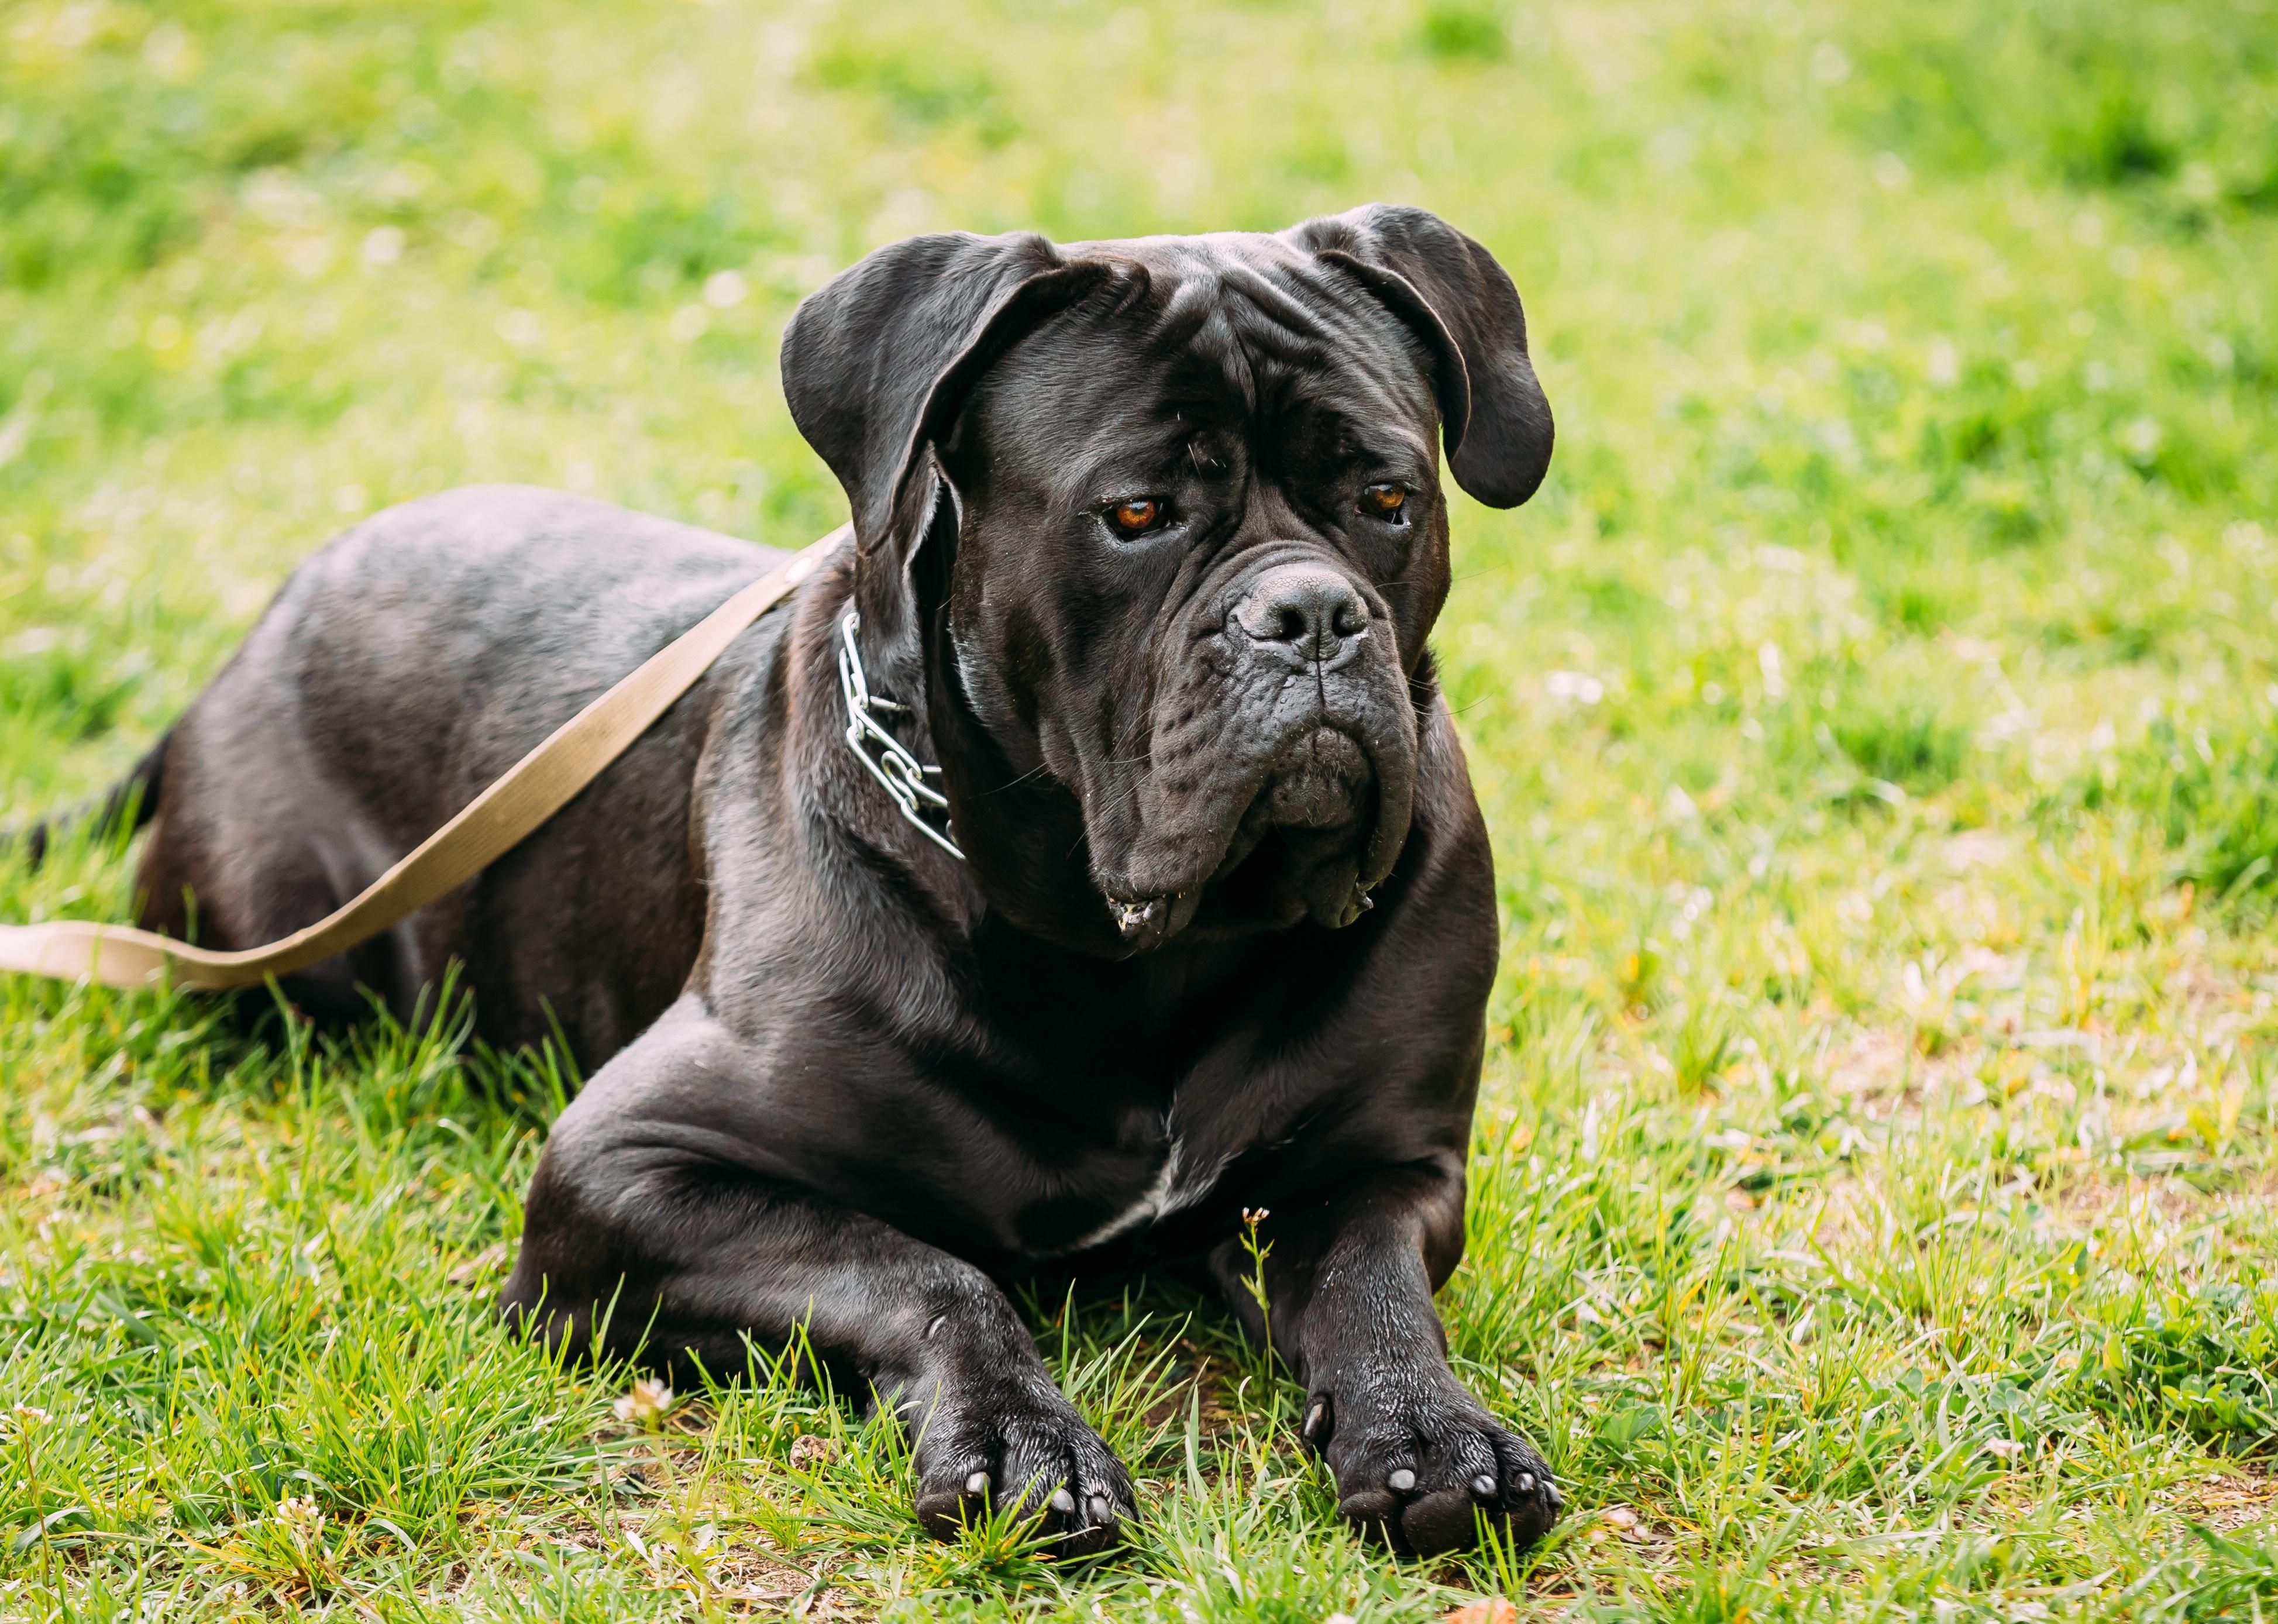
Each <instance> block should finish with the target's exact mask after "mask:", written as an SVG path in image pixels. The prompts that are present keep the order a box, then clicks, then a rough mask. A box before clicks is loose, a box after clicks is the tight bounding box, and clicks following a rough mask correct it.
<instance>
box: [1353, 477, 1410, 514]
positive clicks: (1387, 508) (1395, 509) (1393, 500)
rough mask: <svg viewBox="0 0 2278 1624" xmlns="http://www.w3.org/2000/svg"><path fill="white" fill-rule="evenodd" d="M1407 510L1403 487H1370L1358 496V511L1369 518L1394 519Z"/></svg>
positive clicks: (1405, 491) (1405, 494) (1406, 499)
mask: <svg viewBox="0 0 2278 1624" xmlns="http://www.w3.org/2000/svg"><path fill="white" fill-rule="evenodd" d="M1407 508H1408V487H1407V486H1404V485H1388V484H1387V485H1372V486H1369V487H1368V488H1367V489H1366V490H1365V491H1363V492H1361V494H1360V510H1361V511H1362V512H1363V513H1365V514H1367V515H1368V516H1369V517H1371V518H1380V519H1396V518H1398V517H1400V516H1401V514H1402V513H1403V512H1405V511H1406V510H1407Z"/></svg>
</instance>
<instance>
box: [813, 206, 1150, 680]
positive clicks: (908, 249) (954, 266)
mask: <svg viewBox="0 0 2278 1624" xmlns="http://www.w3.org/2000/svg"><path fill="white" fill-rule="evenodd" d="M1113 274H1114V272H1113V269H1112V267H1111V266H1110V265H1108V264H1106V263H1105V262H1104V261H1100V260H1074V261H1071V260H1068V259H1066V258H1064V257H1062V256H1061V255H1060V253H1059V250H1058V249H1055V248H1054V247H1053V246H1052V245H1051V242H1049V241H1046V240H1045V239H1044V238H1043V237H1040V236H1037V235H1036V234H1033V233H1019V234H1012V235H1007V236H1002V237H981V236H975V235H973V234H971V233H968V232H956V233H947V234H939V235H935V236H924V237H911V238H909V239H907V240H906V241H901V242H896V243H891V244H889V245H888V246H887V247H885V248H882V249H878V250H877V251H876V252H875V253H874V254H871V255H870V256H868V257H867V258H865V259H863V260H862V261H860V263H859V264H855V265H854V266H853V267H852V269H850V270H847V271H845V272H840V273H839V274H838V275H837V276H836V277H834V278H832V279H831V280H829V282H826V283H825V284H823V286H822V287H820V288H819V289H817V290H816V291H815V292H814V293H813V294H810V295H807V297H806V299H805V300H804V301H803V302H801V303H800V304H799V309H798V310H795V311H794V312H792V315H791V325H790V326H787V327H785V328H784V339H783V356H782V363H781V371H782V373H783V384H784V397H785V398H786V399H787V400H788V401H789V402H791V420H792V421H793V422H794V423H796V424H798V425H799V433H802V434H804V435H806V441H807V443H808V444H809V445H811V446H813V447H814V448H815V450H816V451H817V452H818V453H819V454H820V455H821V456H822V460H823V461H824V462H826V463H829V464H830V471H831V472H833V473H835V474H837V476H838V482H839V484H841V485H843V486H845V487H846V499H847V502H849V503H850V504H851V505H852V509H853V518H854V540H855V548H856V561H857V563H856V581H857V586H858V591H859V592H860V599H861V607H862V610H863V615H864V619H865V623H866V625H871V626H875V628H876V629H877V631H878V632H880V633H882V634H884V635H888V636H891V635H893V634H894V633H896V632H900V631H902V630H904V629H906V628H904V627H902V626H901V625H900V624H898V623H899V621H900V619H901V617H902V614H903V612H904V609H905V607H906V600H907V595H908V594H907V590H906V588H907V572H908V569H909V564H910V560H911V557H912V555H913V554H914V552H915V550H916V548H917V544H918V542H919V541H920V540H921V539H922V535H923V532H924V531H925V529H926V525H927V519H928V516H929V513H930V511H931V509H932V506H933V502H934V496H935V492H934V488H933V486H934V479H933V456H932V444H933V441H934V440H936V439H937V438H938V437H939V436H940V435H942V434H944V433H947V432H948V429H949V427H950V425H951V423H952V421H953V419H954V418H955V417H956V414H957V408H958V407H959V405H961V404H962V403H963V401H964V397H965V395H966V394H967V392H968V391H969V390H970V389H971V387H972V385H973V382H974V380H975V379H976V378H978V377H979V375H980V373H981V372H982V371H983V370H984V369H985V368H986V367H987V366H988V365H989V364H990V362H992V361H994V360H995V359H996V358H997V357H998V356H1000V355H1002V354H1003V353H1004V351H1005V349H1007V348H1008V347H1009V346H1010V345H1011V344H1012V343H1013V341H1015V340H1017V339H1018V338H1020V337H1021V334H1023V333H1027V332H1028V331H1029V330H1030V329H1031V328H1033V327H1034V326H1036V323H1038V322H1039V321H1041V320H1043V318H1045V317H1047V316H1049V315H1051V313H1052V312H1054V311H1055V310H1062V309H1065V308H1066V306H1067V305H1068V304H1070V303H1074V301H1075V300H1077V299H1079V298H1081V297H1082V296H1083V295H1084V294H1086V293H1088V292H1089V291H1090V290H1091V289H1092V288H1093V287H1097V286H1098V285H1099V284H1100V282H1101V281H1103V280H1106V279H1108V278H1109V277H1111V276H1112V275H1113ZM874 617H875V618H874Z"/></svg>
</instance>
